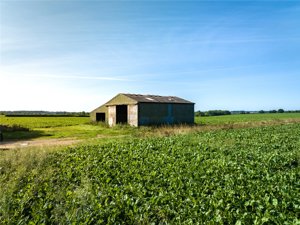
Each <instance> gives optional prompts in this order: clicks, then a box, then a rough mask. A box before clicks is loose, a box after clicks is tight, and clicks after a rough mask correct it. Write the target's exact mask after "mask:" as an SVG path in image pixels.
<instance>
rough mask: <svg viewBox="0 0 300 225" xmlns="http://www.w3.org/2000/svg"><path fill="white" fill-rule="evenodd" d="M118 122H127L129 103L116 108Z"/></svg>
mask: <svg viewBox="0 0 300 225" xmlns="http://www.w3.org/2000/svg"><path fill="white" fill-rule="evenodd" d="M116 114H117V116H116V117H117V118H116V122H117V123H127V118H128V112H127V105H117V108H116Z"/></svg>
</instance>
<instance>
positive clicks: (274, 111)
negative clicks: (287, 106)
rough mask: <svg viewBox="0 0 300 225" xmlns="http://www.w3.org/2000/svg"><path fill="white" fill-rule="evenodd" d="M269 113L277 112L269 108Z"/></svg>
mask: <svg viewBox="0 0 300 225" xmlns="http://www.w3.org/2000/svg"><path fill="white" fill-rule="evenodd" d="M269 113H277V111H276V110H270V111H269Z"/></svg>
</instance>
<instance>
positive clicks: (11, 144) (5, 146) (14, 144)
mask: <svg viewBox="0 0 300 225" xmlns="http://www.w3.org/2000/svg"><path fill="white" fill-rule="evenodd" d="M79 141H80V140H75V139H70V138H61V139H44V140H30V141H6V142H0V150H10V149H16V148H26V147H33V146H34V147H47V146H60V145H61V146H65V145H71V144H74V143H77V142H79Z"/></svg>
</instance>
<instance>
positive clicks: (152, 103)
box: [90, 94, 194, 126]
mask: <svg viewBox="0 0 300 225" xmlns="http://www.w3.org/2000/svg"><path fill="white" fill-rule="evenodd" d="M90 116H91V120H92V121H97V122H98V121H103V122H106V123H108V124H109V125H110V126H114V125H116V124H118V123H125V124H129V125H132V126H141V125H159V124H193V123H194V103H193V102H190V101H187V100H185V99H182V98H178V97H175V96H158V95H138V94H118V95H117V96H115V97H114V98H112V99H111V100H110V101H108V102H107V103H105V104H104V105H102V106H100V107H98V108H96V109H95V110H93V111H92V112H91V115H90Z"/></svg>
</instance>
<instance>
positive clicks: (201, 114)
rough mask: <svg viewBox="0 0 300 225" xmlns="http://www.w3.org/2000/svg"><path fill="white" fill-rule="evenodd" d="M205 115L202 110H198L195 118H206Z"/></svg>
mask: <svg viewBox="0 0 300 225" xmlns="http://www.w3.org/2000/svg"><path fill="white" fill-rule="evenodd" d="M204 115H205V113H204V112H201V111H200V110H198V111H196V112H195V116H198V117H199V116H204Z"/></svg>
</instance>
